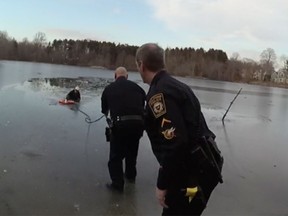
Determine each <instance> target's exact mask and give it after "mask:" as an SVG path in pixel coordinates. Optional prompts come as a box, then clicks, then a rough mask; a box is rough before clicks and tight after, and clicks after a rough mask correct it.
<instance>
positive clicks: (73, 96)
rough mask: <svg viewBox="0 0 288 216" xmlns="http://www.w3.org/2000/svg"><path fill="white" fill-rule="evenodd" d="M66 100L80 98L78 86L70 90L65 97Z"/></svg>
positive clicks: (78, 99) (78, 100)
mask: <svg viewBox="0 0 288 216" xmlns="http://www.w3.org/2000/svg"><path fill="white" fill-rule="evenodd" d="M65 99H66V100H72V101H75V102H78V103H79V102H80V100H81V95H80V88H79V86H76V87H75V88H74V89H73V90H71V91H70V92H69V93H68V94H67V96H66V98H65Z"/></svg>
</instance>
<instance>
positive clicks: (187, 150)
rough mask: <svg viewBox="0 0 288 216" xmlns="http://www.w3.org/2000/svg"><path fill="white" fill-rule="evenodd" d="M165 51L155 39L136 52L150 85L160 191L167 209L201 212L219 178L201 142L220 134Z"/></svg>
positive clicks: (150, 126) (149, 115) (148, 120)
mask: <svg viewBox="0 0 288 216" xmlns="http://www.w3.org/2000/svg"><path fill="white" fill-rule="evenodd" d="M164 56H165V53H164V50H163V49H162V48H161V47H159V46H158V45H157V44H154V43H148V44H144V45H142V46H141V47H140V48H138V50H137V52H136V64H137V68H138V70H139V72H140V74H141V77H142V79H143V82H144V83H147V84H149V85H150V89H149V92H148V93H147V98H146V100H147V104H146V117H145V124H146V127H145V128H146V131H147V134H148V137H149V139H150V142H151V146H152V150H153V153H154V155H155V156H156V158H157V160H158V162H159V164H160V167H159V172H158V178H157V187H156V197H157V199H158V201H159V203H160V205H161V206H162V207H163V213H162V214H163V215H200V214H201V213H202V211H203V210H204V208H205V206H206V204H207V201H208V199H209V197H210V194H211V192H212V191H213V189H214V188H215V187H216V185H217V184H218V182H219V178H218V176H217V175H216V172H214V171H213V170H212V168H211V167H210V166H209V168H210V169H202V168H200V165H198V162H199V160H202V159H203V155H202V151H198V148H196V147H199V146H198V145H197V144H198V142H199V141H200V137H201V136H207V137H211V138H212V139H214V138H215V135H214V134H213V133H212V132H211V131H210V130H209V129H208V127H207V125H206V122H205V119H204V117H203V115H202V113H201V108H200V103H199V101H198V99H197V97H196V96H195V95H194V93H193V91H192V90H191V89H190V88H189V87H188V86H187V85H185V84H184V83H181V82H180V81H178V80H176V79H175V78H173V77H171V76H170V75H169V74H168V73H167V71H166V70H165V61H164ZM194 149H197V151H196V150H195V152H197V154H195V155H194V151H192V150H194ZM200 150H201V148H200ZM203 161H206V160H204V159H203ZM199 164H200V163H199Z"/></svg>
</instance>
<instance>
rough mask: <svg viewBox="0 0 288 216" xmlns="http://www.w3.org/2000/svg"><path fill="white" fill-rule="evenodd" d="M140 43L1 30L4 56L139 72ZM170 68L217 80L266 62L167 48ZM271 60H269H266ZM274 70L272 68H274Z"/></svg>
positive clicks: (246, 75) (249, 74) (236, 77)
mask: <svg viewBox="0 0 288 216" xmlns="http://www.w3.org/2000/svg"><path fill="white" fill-rule="evenodd" d="M137 48H138V47H137V46H131V45H127V44H115V43H111V42H100V41H95V40H71V39H64V40H56V39H55V40H53V41H52V42H48V43H47V41H46V36H45V34H44V33H41V32H38V33H37V34H36V35H35V37H34V40H33V41H28V40H27V39H23V40H22V41H21V42H18V41H16V40H15V39H14V38H10V37H9V36H8V34H7V33H6V32H3V31H0V59H4V60H18V61H33V62H44V63H54V64H67V65H78V66H98V67H105V68H108V69H115V68H116V67H118V66H124V67H126V68H127V69H128V70H130V71H136V70H137V68H136V65H135V53H136V50H137ZM166 62H167V69H168V71H169V72H171V73H172V74H174V75H178V76H192V77H206V78H208V79H214V80H226V81H246V82H249V81H251V80H253V79H254V78H253V75H254V74H255V71H261V70H262V71H263V72H264V69H263V65H262V66H261V64H258V63H256V62H254V61H252V60H249V61H247V60H246V61H239V60H238V59H237V58H236V57H235V58H231V59H228V57H227V54H226V53H225V52H224V51H222V50H217V49H209V50H208V51H205V50H204V49H203V48H199V49H194V48H167V49H166ZM266 63H267V62H266ZM270 69H271V68H270Z"/></svg>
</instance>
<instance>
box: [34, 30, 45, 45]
mask: <svg viewBox="0 0 288 216" xmlns="http://www.w3.org/2000/svg"><path fill="white" fill-rule="evenodd" d="M33 43H34V44H35V45H37V46H39V47H40V46H46V45H47V38H46V35H45V33H43V32H37V33H36V34H35V36H34V39H33Z"/></svg>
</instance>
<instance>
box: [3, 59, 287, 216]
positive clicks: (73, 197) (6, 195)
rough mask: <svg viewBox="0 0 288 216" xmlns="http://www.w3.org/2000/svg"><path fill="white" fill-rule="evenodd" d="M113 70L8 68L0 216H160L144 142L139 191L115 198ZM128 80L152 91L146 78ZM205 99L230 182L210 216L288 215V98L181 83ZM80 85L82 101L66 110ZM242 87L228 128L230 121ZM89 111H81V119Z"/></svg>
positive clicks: (253, 89) (273, 92)
mask: <svg viewBox="0 0 288 216" xmlns="http://www.w3.org/2000/svg"><path fill="white" fill-rule="evenodd" d="M113 77H114V72H113V71H110V70H101V69H92V68H82V67H72V66H63V65H50V64H36V63H24V62H12V61H11V62H10V61H0V138H1V142H0V193H1V197H0V215H160V213H161V208H160V206H158V204H157V200H156V198H155V197H154V188H155V184H156V176H157V172H158V165H157V162H156V160H155V158H154V156H153V154H152V151H151V148H150V143H149V141H148V139H147V136H146V134H145V135H144V136H143V138H142V139H141V143H140V147H139V157H138V176H137V180H136V184H135V185H134V184H127V185H126V188H125V192H124V194H121V195H120V194H113V193H111V192H110V191H107V189H106V188H105V184H106V183H107V182H109V181H110V179H109V173H108V169H107V160H108V153H109V143H107V142H106V141H105V135H104V131H105V126H106V122H105V119H104V118H103V119H101V120H99V121H98V122H96V123H93V124H88V123H87V122H85V117H86V116H85V115H84V114H83V112H84V113H86V114H88V115H89V116H90V118H91V119H92V120H95V119H97V118H99V117H101V116H102V114H101V112H100V110H101V108H100V95H101V93H102V91H103V88H104V87H105V86H106V85H107V83H109V82H112V81H113ZM129 79H131V80H133V81H135V82H137V83H138V84H139V85H140V86H142V87H143V88H144V89H145V90H147V89H148V86H147V85H146V84H143V83H142V81H141V78H140V76H139V74H138V73H130V74H129ZM178 79H180V80H182V81H184V82H185V83H187V84H188V85H189V86H191V88H192V89H193V90H194V92H195V94H196V95H197V96H198V98H199V100H200V102H201V104H202V110H203V113H204V115H205V117H206V120H207V122H208V124H209V126H210V128H211V129H212V130H213V131H214V132H215V134H216V135H217V142H218V145H219V147H220V149H221V150H222V152H223V155H224V158H225V163H224V168H223V176H224V183H223V184H221V185H219V186H218V187H217V188H216V190H215V191H214V193H213V195H212V197H211V200H210V202H209V205H208V208H207V209H206V210H205V212H204V214H203V215H287V214H288V205H287V203H288V187H287V179H288V169H287V164H288V157H287V152H288V147H287V145H288V144H287V143H288V142H287V139H288V135H287V126H288V113H287V109H288V90H287V89H280V88H268V87H261V86H253V85H247V84H236V83H228V82H219V81H209V80H198V79H191V78H178ZM75 85H79V86H80V91H81V95H82V101H81V104H80V106H79V109H80V111H77V109H75V108H74V107H73V106H70V107H69V106H63V105H59V104H58V100H59V99H60V98H63V97H65V95H66V94H67V93H68V91H70V90H71V89H72V88H73V87H74V86H75ZM240 88H242V92H241V94H240V95H239V96H238V98H237V99H236V101H235V102H234V104H233V105H232V107H231V109H230V111H229V112H228V114H227V116H226V118H225V124H224V125H223V124H222V121H221V119H222V117H223V115H224V113H225V111H226V109H227V108H228V106H229V105H230V102H231V101H232V100H233V98H234V97H235V95H236V94H237V92H238V91H239V89H240ZM81 111H82V112H81Z"/></svg>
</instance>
